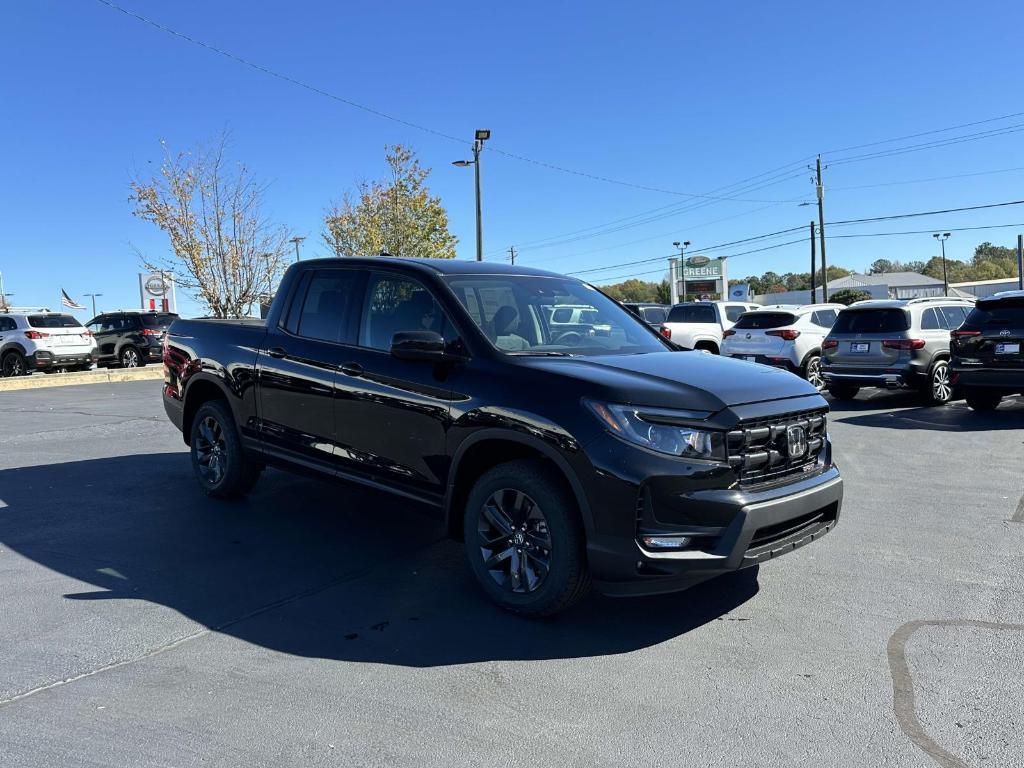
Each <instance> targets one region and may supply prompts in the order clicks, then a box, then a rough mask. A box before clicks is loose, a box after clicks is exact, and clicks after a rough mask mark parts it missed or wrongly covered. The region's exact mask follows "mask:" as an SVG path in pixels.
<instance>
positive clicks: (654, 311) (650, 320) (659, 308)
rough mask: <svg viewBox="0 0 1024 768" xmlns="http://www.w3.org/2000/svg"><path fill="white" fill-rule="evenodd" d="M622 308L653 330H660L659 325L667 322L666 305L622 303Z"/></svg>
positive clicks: (634, 302)
mask: <svg viewBox="0 0 1024 768" xmlns="http://www.w3.org/2000/svg"><path fill="white" fill-rule="evenodd" d="M622 306H624V307H625V308H626V309H628V310H629V311H630V312H632V313H633V314H634V315H636V316H637V317H639V318H640V319H641V320H643V321H644V322H645V323H647V324H648V325H649V326H651V327H652V328H655V329H657V328H661V324H662V323H664V322H665V321H666V320H668V305H666V304H644V303H643V302H636V301H624V302H622Z"/></svg>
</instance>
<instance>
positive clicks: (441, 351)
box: [391, 331, 458, 363]
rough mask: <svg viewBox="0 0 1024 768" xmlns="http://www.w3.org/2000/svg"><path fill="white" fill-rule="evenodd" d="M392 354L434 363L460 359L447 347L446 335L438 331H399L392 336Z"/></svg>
mask: <svg viewBox="0 0 1024 768" xmlns="http://www.w3.org/2000/svg"><path fill="white" fill-rule="evenodd" d="M391 355H392V356H393V357H396V358H398V359H399V360H423V361H427V362H434V363H439V362H444V361H446V360H455V359H458V356H457V355H453V354H450V353H449V352H448V351H447V350H446V349H445V343H444V337H443V336H441V334H440V333H438V332H437V331H399V332H398V333H396V334H395V335H394V336H392V337H391Z"/></svg>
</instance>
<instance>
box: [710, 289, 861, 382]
mask: <svg viewBox="0 0 1024 768" xmlns="http://www.w3.org/2000/svg"><path fill="white" fill-rule="evenodd" d="M844 308H845V307H844V306H843V305H842V304H809V305H807V306H806V307H784V306H776V307H763V308H760V309H756V310H754V311H752V312H746V313H744V314H743V316H742V317H740V319H739V320H738V321H737V322H736V324H735V325H734V326H733V327H732V328H730V329H729V330H727V331H726V332H725V340H724V341H723V342H722V354H723V355H727V356H729V357H738V358H740V359H742V360H749V361H750V362H756V363H764V364H765V365H774V366H777V367H782V368H786V369H787V370H790V371H792V372H793V373H796V374H799V375H800V376H803V377H804V378H805V379H807V381H809V382H810V383H811V384H813V385H814V386H815V387H817V388H818V389H823V388H824V386H825V380H824V378H822V375H821V342H822V341H823V340H824V339H825V337H826V336H827V335H828V332H829V329H830V328H831V327H832V324H833V323H835V321H836V316H837V315H838V314H839V311H840V310H842V309H844Z"/></svg>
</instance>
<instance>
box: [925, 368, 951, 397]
mask: <svg viewBox="0 0 1024 768" xmlns="http://www.w3.org/2000/svg"><path fill="white" fill-rule="evenodd" d="M923 394H924V397H925V400H927V401H928V404H929V405H945V404H946V403H948V402H949V401H950V400H951V399H952V398H953V384H952V383H951V382H950V380H949V363H947V362H946V361H945V360H939V361H937V362H936V363H935V365H933V366H932V370H931V372H930V373H929V374H928V383H927V384H926V385H925V388H924V390H923Z"/></svg>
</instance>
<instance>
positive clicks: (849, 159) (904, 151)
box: [829, 123, 1024, 165]
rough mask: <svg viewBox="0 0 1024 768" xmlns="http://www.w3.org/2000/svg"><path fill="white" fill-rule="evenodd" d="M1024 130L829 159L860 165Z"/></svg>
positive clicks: (1001, 130) (1023, 125)
mask: <svg viewBox="0 0 1024 768" xmlns="http://www.w3.org/2000/svg"><path fill="white" fill-rule="evenodd" d="M1022 130H1024V123H1018V124H1016V125H1009V126H1005V127H1003V128H995V129H992V130H991V131H982V132H979V133H972V134H967V135H965V136H954V137H952V138H949V139H941V140H939V141H932V142H925V143H923V144H912V145H910V146H907V147H896V148H894V149H886V150H882V151H880V152H869V153H867V154H864V155H854V156H853V157H841V158H839V159H835V160H833V159H829V163H830V164H832V165H845V164H846V163H859V162H862V161H864V160H877V159H880V158H884V157H895V156H896V155H905V154H907V153H910V152H920V151H922V150H925V149H936V148H939V147H948V146H952V145H954V144H964V143H966V142H969V141H981V140H982V139H991V138H995V137H996V136H1005V135H1007V134H1010V133H1019V132H1020V131H1022Z"/></svg>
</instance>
